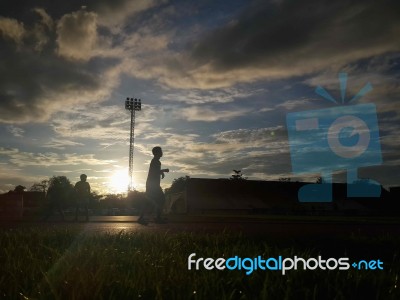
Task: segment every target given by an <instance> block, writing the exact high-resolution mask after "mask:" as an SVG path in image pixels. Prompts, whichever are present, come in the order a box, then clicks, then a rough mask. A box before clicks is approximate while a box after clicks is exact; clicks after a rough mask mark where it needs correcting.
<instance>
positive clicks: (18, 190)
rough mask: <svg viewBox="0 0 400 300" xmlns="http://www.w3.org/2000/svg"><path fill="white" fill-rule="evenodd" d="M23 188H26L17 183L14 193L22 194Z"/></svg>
mask: <svg viewBox="0 0 400 300" xmlns="http://www.w3.org/2000/svg"><path fill="white" fill-rule="evenodd" d="M25 190H26V187H24V186H23V185H17V186H16V187H15V188H14V193H18V194H22V193H23V192H24V191H25Z"/></svg>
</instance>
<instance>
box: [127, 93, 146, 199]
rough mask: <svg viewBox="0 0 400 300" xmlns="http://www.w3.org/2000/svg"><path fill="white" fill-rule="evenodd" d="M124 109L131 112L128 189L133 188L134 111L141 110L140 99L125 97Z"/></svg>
mask: <svg viewBox="0 0 400 300" xmlns="http://www.w3.org/2000/svg"><path fill="white" fill-rule="evenodd" d="M125 109H126V110H129V111H130V112H131V135H130V139H129V185H128V191H132V190H133V149H134V143H135V112H136V111H140V110H142V101H141V100H140V99H136V98H135V99H133V98H126V100H125Z"/></svg>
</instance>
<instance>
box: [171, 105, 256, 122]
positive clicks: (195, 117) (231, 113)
mask: <svg viewBox="0 0 400 300" xmlns="http://www.w3.org/2000/svg"><path fill="white" fill-rule="evenodd" d="M248 112H250V110H249V109H241V108H237V109H235V110H217V109H213V108H212V107H205V106H190V107H186V108H182V109H180V110H178V111H177V112H176V113H175V115H176V117H177V118H181V119H184V120H187V121H202V122H215V121H229V120H232V119H234V118H237V117H240V116H244V115H245V114H246V113H248Z"/></svg>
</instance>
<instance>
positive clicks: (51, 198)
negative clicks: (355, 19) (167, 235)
mask: <svg viewBox="0 0 400 300" xmlns="http://www.w3.org/2000/svg"><path fill="white" fill-rule="evenodd" d="M152 153H153V155H154V157H153V159H152V160H151V163H150V168H149V173H148V175H147V180H146V198H147V199H146V201H145V202H144V203H143V205H142V207H141V210H140V216H139V219H138V223H139V224H142V225H147V224H148V223H149V219H148V218H146V217H145V216H146V214H147V213H149V212H155V219H154V222H156V223H165V222H166V219H164V218H163V217H162V211H163V208H164V204H165V196H164V192H163V190H162V188H161V185H160V182H161V179H163V178H164V177H165V174H164V173H168V172H169V169H161V162H160V158H161V157H162V156H163V151H162V149H161V147H158V146H157V147H154V148H153V150H152ZM80 179H81V180H80V181H78V182H77V183H76V184H75V186H74V198H75V201H76V207H75V221H77V220H78V216H79V212H80V210H81V209H83V210H84V212H85V217H86V221H89V208H88V207H89V201H90V184H89V182H87V176H86V174H82V175H81V176H80ZM59 197H60V191H59V190H58V188H57V184H53V185H52V186H51V187H50V188H49V189H48V191H47V195H46V198H47V207H46V210H45V213H44V215H43V220H47V219H48V218H49V217H50V216H51V215H52V214H53V213H54V212H55V211H58V212H59V214H60V216H61V217H62V219H63V220H64V219H65V216H64V212H63V210H62V207H61V206H62V205H61V201H59Z"/></svg>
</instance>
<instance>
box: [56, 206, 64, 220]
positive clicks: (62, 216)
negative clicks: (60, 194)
mask: <svg viewBox="0 0 400 300" xmlns="http://www.w3.org/2000/svg"><path fill="white" fill-rule="evenodd" d="M57 210H58V212H59V214H60V216H61V218H62V220H63V221H64V220H65V215H64V212H63V210H62V207H61V205H60V204H57Z"/></svg>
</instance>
